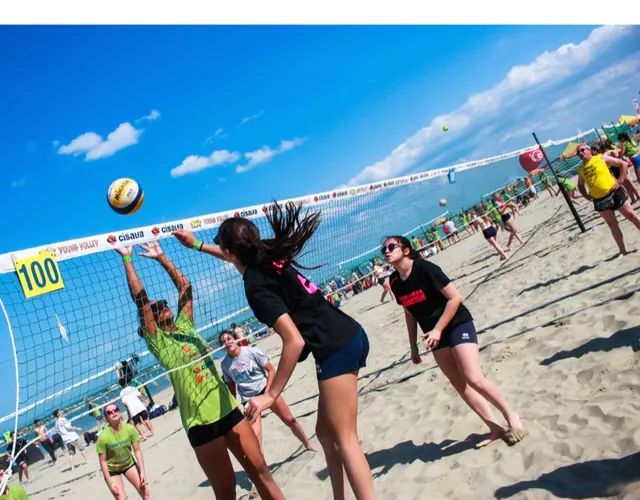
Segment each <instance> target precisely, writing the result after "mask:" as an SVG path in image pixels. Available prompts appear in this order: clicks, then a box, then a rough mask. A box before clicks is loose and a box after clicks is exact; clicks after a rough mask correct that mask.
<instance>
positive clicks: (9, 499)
mask: <svg viewBox="0 0 640 500" xmlns="http://www.w3.org/2000/svg"><path fill="white" fill-rule="evenodd" d="M3 479H4V469H3V468H2V467H0V483H1V482H2V480H3ZM0 498H1V499H2V500H29V497H28V496H27V492H26V491H25V490H24V488H23V487H22V486H20V485H19V484H14V483H11V484H7V488H6V489H5V490H4V493H3V494H2V495H0Z"/></svg>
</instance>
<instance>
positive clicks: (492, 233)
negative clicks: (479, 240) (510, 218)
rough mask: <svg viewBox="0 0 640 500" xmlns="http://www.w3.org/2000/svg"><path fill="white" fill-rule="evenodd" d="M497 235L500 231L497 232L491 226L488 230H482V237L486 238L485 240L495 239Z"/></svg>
mask: <svg viewBox="0 0 640 500" xmlns="http://www.w3.org/2000/svg"><path fill="white" fill-rule="evenodd" d="M497 234H498V231H496V228H495V227H493V226H489V227H488V228H486V229H483V230H482V235H483V236H484V239H485V240H490V239H491V238H495V237H496V235H497Z"/></svg>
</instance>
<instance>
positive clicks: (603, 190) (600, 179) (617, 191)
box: [576, 144, 640, 255]
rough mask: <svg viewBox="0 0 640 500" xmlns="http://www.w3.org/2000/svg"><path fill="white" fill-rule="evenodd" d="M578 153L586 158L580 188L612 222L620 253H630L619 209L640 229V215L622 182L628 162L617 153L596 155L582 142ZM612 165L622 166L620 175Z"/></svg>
mask: <svg viewBox="0 0 640 500" xmlns="http://www.w3.org/2000/svg"><path fill="white" fill-rule="evenodd" d="M576 153H577V154H578V157H579V158H580V159H581V160H582V165H581V166H580V167H578V175H579V179H578V190H579V191H580V192H581V193H582V195H583V196H584V197H585V198H586V199H587V200H589V201H593V206H594V208H595V210H596V211H597V212H599V213H600V215H601V216H602V218H603V219H604V221H605V222H606V223H607V225H608V226H609V229H610V230H611V234H612V235H613V239H614V240H615V242H616V244H617V245H618V249H619V250H620V255H626V254H627V253H629V252H627V249H626V248H625V246H624V238H623V236H622V231H620V226H619V225H618V220H617V219H616V211H618V212H620V213H621V214H622V215H623V216H624V217H625V218H626V219H627V220H629V221H630V222H631V223H632V224H633V225H634V226H636V228H637V229H639V230H640V216H638V214H637V213H636V212H635V211H634V210H633V208H632V207H631V203H630V202H629V198H628V196H627V193H626V191H625V190H624V188H623V187H622V185H621V184H622V183H624V181H625V179H626V178H627V173H628V172H627V170H628V164H627V162H626V161H624V160H620V159H618V158H614V157H613V156H608V155H595V156H594V154H593V151H591V148H590V147H589V146H588V145H587V144H581V145H580V146H578V149H577V150H576ZM609 166H612V167H617V168H619V169H620V177H619V178H618V179H616V178H615V177H614V176H613V175H612V174H611V171H610V170H609ZM618 181H619V182H618ZM585 186H586V188H585ZM587 189H588V192H587Z"/></svg>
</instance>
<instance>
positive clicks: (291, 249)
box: [173, 203, 373, 500]
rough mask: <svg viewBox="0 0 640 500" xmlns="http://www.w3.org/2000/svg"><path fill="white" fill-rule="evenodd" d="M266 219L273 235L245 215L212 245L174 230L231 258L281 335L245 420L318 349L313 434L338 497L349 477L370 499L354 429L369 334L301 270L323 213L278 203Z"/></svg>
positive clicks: (260, 313)
mask: <svg viewBox="0 0 640 500" xmlns="http://www.w3.org/2000/svg"><path fill="white" fill-rule="evenodd" d="M266 217H267V221H268V222H269V224H270V226H271V228H272V230H273V234H274V236H273V238H269V239H263V238H261V236H260V231H259V229H258V227H257V226H256V225H255V224H254V223H253V222H251V221H250V220H248V219H245V218H242V217H233V218H230V219H227V220H225V221H224V222H223V223H222V225H221V226H220V228H219V230H218V234H217V236H216V237H215V239H214V242H215V243H216V244H215V245H210V244H206V243H203V242H201V241H198V240H197V239H196V237H195V236H194V235H193V233H191V232H190V231H185V230H179V231H175V232H174V233H173V234H174V236H175V237H176V238H177V239H178V241H180V243H182V244H183V245H184V246H185V247H187V248H194V249H196V250H199V251H201V252H205V253H207V254H209V255H213V256H214V257H217V258H220V259H223V260H226V261H228V262H231V263H232V264H233V265H234V266H235V267H236V269H237V270H238V271H239V272H240V274H242V280H243V282H244V289H245V295H246V297H247V301H248V303H249V306H250V307H251V309H252V310H253V313H254V315H255V317H256V318H257V319H258V320H259V321H261V322H262V323H264V324H265V325H267V326H269V327H273V329H274V330H275V331H276V333H277V334H278V335H280V337H281V338H282V354H281V357H280V362H279V363H278V368H277V370H276V374H275V376H274V377H273V383H272V384H271V386H270V387H269V390H268V391H265V394H263V395H261V396H256V397H253V398H251V399H250V400H249V403H248V405H247V408H246V413H245V414H246V416H247V418H249V420H250V421H255V419H257V418H259V416H260V413H261V412H262V411H264V410H265V409H267V408H269V407H270V406H272V405H273V404H274V402H275V401H277V399H278V397H279V396H280V394H281V393H282V391H283V390H284V388H285V386H286V385H287V382H288V380H289V378H290V377H291V374H292V373H293V370H294V368H295V366H296V363H298V362H299V361H303V360H305V359H306V358H307V356H308V355H309V354H310V353H311V354H313V356H314V358H315V363H316V373H317V378H318V388H319V393H320V395H319V398H318V419H317V423H316V435H317V437H318V440H319V441H320V443H321V445H322V448H323V451H324V454H325V457H326V460H327V468H328V470H329V476H330V479H331V486H332V488H333V496H334V498H335V499H344V498H346V497H347V484H346V481H345V479H348V484H349V485H350V486H351V489H352V490H353V491H354V493H355V496H356V498H357V499H358V500H370V499H372V498H373V479H372V476H371V469H370V467H369V464H368V463H367V459H366V458H365V456H364V453H363V452H362V449H361V448H360V443H359V441H358V431H357V420H358V371H359V370H360V369H361V368H363V367H364V366H365V364H366V359H367V355H368V353H369V340H368V338H367V334H366V333H365V331H364V329H363V328H362V326H360V324H358V322H356V321H355V320H354V319H353V318H351V317H350V316H348V315H346V314H345V313H343V312H342V311H341V310H340V309H338V308H336V307H335V306H333V305H332V304H330V303H329V302H328V301H327V300H325V298H324V296H323V294H322V292H321V291H320V289H319V288H318V287H317V286H316V285H315V284H313V283H312V282H311V281H310V280H309V279H308V278H306V277H305V276H303V275H302V274H301V273H300V272H299V271H298V269H297V268H300V269H305V268H303V266H301V265H300V264H299V263H298V262H297V258H298V256H299V255H300V254H301V253H302V251H303V249H304V247H305V245H306V243H307V242H308V241H309V239H310V238H311V237H312V236H313V234H314V233H315V232H316V230H317V229H318V226H319V224H320V212H314V213H310V212H308V211H307V212H305V213H304V214H302V213H301V207H300V206H291V205H290V206H288V207H287V208H286V210H285V209H283V208H281V207H280V206H279V205H278V204H277V203H274V204H273V205H272V207H271V210H270V211H269V212H267V213H266ZM306 269H308V268H306ZM345 473H346V477H345Z"/></svg>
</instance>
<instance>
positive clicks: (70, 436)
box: [53, 410, 89, 470]
mask: <svg viewBox="0 0 640 500" xmlns="http://www.w3.org/2000/svg"><path fill="white" fill-rule="evenodd" d="M53 416H54V417H55V418H56V431H57V432H58V434H60V437H61V438H62V441H63V442H64V445H65V446H66V447H67V450H69V461H70V463H71V470H73V469H75V468H76V464H75V458H74V457H75V454H76V452H78V451H79V452H80V453H81V454H82V457H83V458H84V462H85V464H88V463H89V459H88V458H87V452H86V451H85V448H86V445H85V443H84V440H83V439H80V436H78V434H77V433H76V432H75V431H82V429H81V428H80V427H73V426H72V425H71V424H70V423H69V421H68V420H67V419H66V418H64V414H63V413H62V411H60V410H54V412H53Z"/></svg>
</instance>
